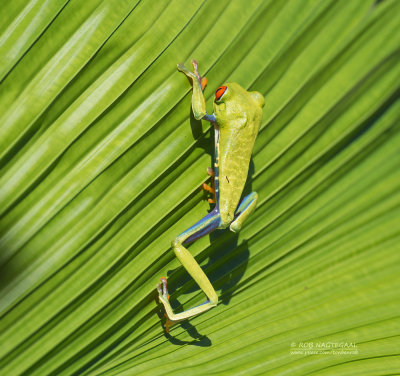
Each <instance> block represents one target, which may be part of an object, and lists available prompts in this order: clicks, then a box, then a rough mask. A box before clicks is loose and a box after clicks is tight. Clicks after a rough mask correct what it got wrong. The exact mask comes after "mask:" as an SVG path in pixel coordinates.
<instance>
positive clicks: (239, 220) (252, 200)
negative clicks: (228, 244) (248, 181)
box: [229, 192, 258, 232]
mask: <svg viewBox="0 0 400 376" xmlns="http://www.w3.org/2000/svg"><path fill="white" fill-rule="evenodd" d="M257 200H258V194H257V192H251V193H250V194H249V195H247V196H246V197H245V198H244V199H243V200H242V202H241V203H240V205H239V206H238V208H237V209H236V212H235V219H234V220H233V222H232V223H231V225H230V226H229V229H230V230H231V231H233V232H239V231H240V229H241V228H242V225H243V222H244V221H245V220H246V219H247V218H248V216H249V215H250V214H251V213H253V211H254V210H255V208H256V205H257Z"/></svg>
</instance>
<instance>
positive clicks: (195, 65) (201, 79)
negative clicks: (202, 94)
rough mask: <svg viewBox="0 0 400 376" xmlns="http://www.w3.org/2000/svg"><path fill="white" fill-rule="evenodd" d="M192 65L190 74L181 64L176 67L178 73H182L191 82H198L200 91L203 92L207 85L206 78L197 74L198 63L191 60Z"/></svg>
mask: <svg viewBox="0 0 400 376" xmlns="http://www.w3.org/2000/svg"><path fill="white" fill-rule="evenodd" d="M192 65H193V72H191V71H190V70H189V69H187V68H186V67H185V65H184V64H183V63H179V64H178V65H177V68H178V71H179V72H182V73H184V74H185V75H186V76H187V77H189V78H191V79H192V80H196V79H197V80H198V81H199V83H200V86H201V90H203V91H204V88H205V87H206V85H207V78H206V77H202V76H201V75H200V73H199V69H198V63H197V61H196V60H192Z"/></svg>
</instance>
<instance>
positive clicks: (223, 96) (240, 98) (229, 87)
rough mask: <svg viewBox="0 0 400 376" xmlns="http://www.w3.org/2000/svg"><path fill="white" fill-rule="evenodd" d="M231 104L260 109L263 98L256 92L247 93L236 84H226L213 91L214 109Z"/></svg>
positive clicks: (262, 104)
mask: <svg viewBox="0 0 400 376" xmlns="http://www.w3.org/2000/svg"><path fill="white" fill-rule="evenodd" d="M231 104H233V105H238V104H241V105H244V106H251V107H253V106H255V107H259V108H262V107H263V106H264V97H263V95H261V94H260V93H259V92H257V91H247V90H246V89H244V88H243V87H241V86H240V85H239V84H237V83H234V82H232V83H226V84H223V85H222V86H220V87H219V88H218V89H217V90H216V91H215V98H214V107H219V108H220V109H222V108H225V106H228V107H229V106H230V105H231Z"/></svg>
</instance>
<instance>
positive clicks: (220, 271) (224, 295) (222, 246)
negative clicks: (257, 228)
mask: <svg viewBox="0 0 400 376" xmlns="http://www.w3.org/2000/svg"><path fill="white" fill-rule="evenodd" d="M191 128H192V133H193V137H194V138H195V139H197V140H198V142H197V145H196V146H197V147H201V148H203V149H204V150H205V151H206V152H207V153H208V154H210V156H211V164H210V165H211V166H213V165H214V132H213V129H212V127H211V128H210V130H211V132H210V131H209V132H207V133H206V134H205V135H204V134H203V133H202V129H201V123H200V122H199V121H197V120H195V119H194V117H193V115H192V114H191ZM253 172H254V164H253V161H252V160H251V161H250V167H249V173H248V178H247V182H246V185H245V187H244V190H243V194H242V198H243V197H244V196H246V195H248V194H249V193H251V192H252V181H251V176H252V175H253ZM205 199H206V195H205ZM213 208H214V204H210V210H209V211H211V210H212V209H213ZM204 215H206V213H204ZM199 220H200V218H199ZM191 225H192V224H188V227H189V226H191ZM177 235H178V234H177ZM208 236H209V238H210V243H211V244H210V245H209V246H208V248H207V249H206V250H205V251H203V252H202V256H201V259H198V261H199V262H200V264H201V267H202V269H203V270H205V271H206V274H207V277H208V278H209V279H210V282H211V283H212V285H213V286H214V288H215V290H216V291H217V292H218V295H219V303H222V304H224V305H228V304H229V302H230V300H231V298H232V294H233V292H234V291H235V286H237V284H238V283H239V281H240V280H241V278H242V276H243V274H244V272H245V271H246V268H247V264H248V260H249V255H250V251H249V248H248V244H247V242H246V241H242V242H241V243H240V244H239V235H238V234H235V233H233V232H231V231H229V229H225V230H215V231H213V232H211V233H210V234H209V235H208ZM188 248H189V251H190V245H189V247H188ZM206 259H208V260H207V262H206V264H204V260H206ZM167 276H168V277H169V276H172V279H171V282H172V283H171V285H170V288H169V292H170V293H171V294H173V293H174V292H175V291H179V295H181V294H184V293H192V292H194V291H198V290H199V287H198V286H197V284H196V283H195V282H194V280H193V278H192V277H191V276H190V275H189V273H187V272H186V270H185V269H184V267H183V266H179V267H178V268H176V269H173V270H169V271H168V272H167ZM184 285H185V287H184V291H183V290H181V288H182V287H183V286H184ZM180 290H181V291H180ZM179 295H178V299H179ZM178 299H176V298H175V297H174V298H173V299H171V306H172V308H173V309H174V311H175V312H177V313H178V312H181V311H182V307H181V305H180V303H179V300H178ZM180 325H181V326H182V327H183V328H184V329H186V330H187V332H188V333H189V334H190V335H191V336H192V337H193V338H195V339H196V341H190V342H186V341H185V342H184V343H183V342H182V341H180V340H177V339H174V338H173V337H172V336H170V335H169V334H167V335H166V336H167V337H168V339H169V340H170V342H171V343H173V344H177V345H181V344H192V345H196V346H210V345H211V341H210V340H209V339H208V338H207V337H205V336H202V335H200V334H199V333H198V332H197V330H196V328H195V327H194V326H193V325H191V324H190V322H189V321H188V320H185V321H183V322H181V323H180Z"/></svg>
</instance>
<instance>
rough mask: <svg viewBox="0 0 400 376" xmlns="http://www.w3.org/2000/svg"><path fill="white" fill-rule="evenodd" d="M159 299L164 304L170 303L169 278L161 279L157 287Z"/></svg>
mask: <svg viewBox="0 0 400 376" xmlns="http://www.w3.org/2000/svg"><path fill="white" fill-rule="evenodd" d="M157 291H158V297H159V299H160V300H161V301H163V302H168V300H169V294H168V289H167V278H165V277H161V283H159V284H158V285H157Z"/></svg>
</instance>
